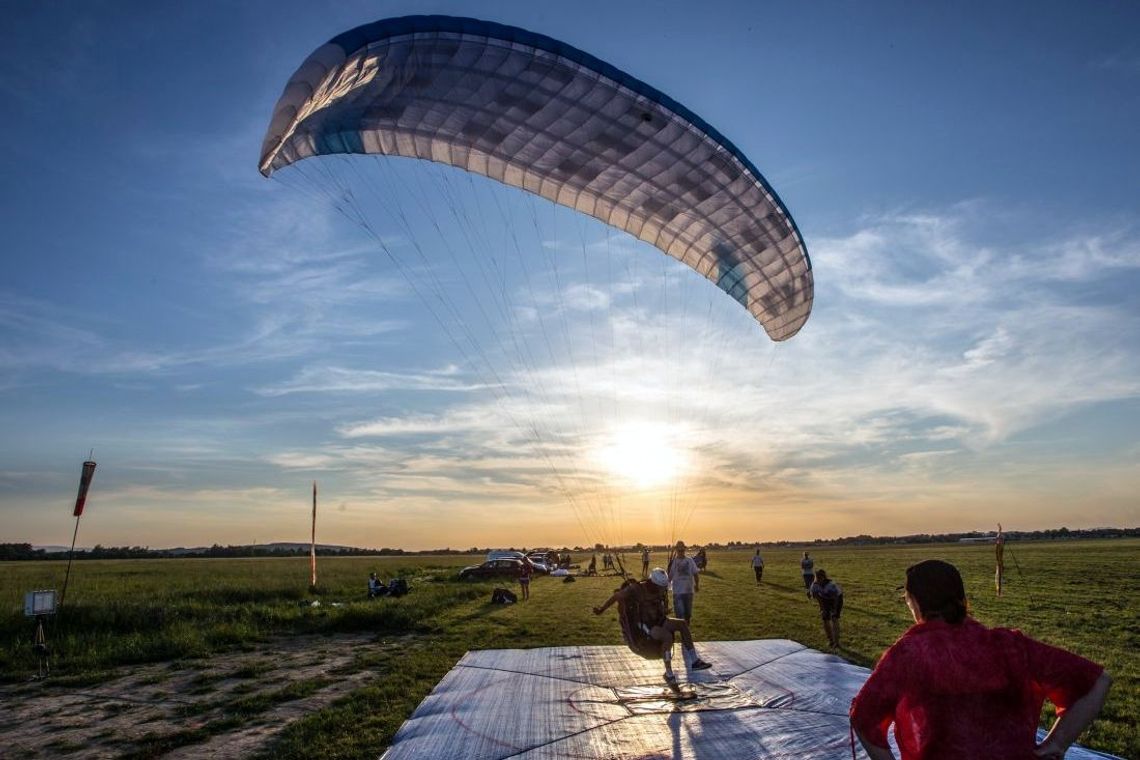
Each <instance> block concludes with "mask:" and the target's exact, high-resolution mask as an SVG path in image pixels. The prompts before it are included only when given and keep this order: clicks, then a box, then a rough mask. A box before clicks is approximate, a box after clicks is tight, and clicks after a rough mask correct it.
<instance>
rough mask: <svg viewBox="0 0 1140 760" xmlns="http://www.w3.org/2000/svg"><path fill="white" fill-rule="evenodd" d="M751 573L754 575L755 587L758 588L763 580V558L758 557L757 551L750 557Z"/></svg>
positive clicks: (758, 551)
mask: <svg viewBox="0 0 1140 760" xmlns="http://www.w3.org/2000/svg"><path fill="white" fill-rule="evenodd" d="M752 572H754V573H756V585H757V586H759V585H760V581H762V580H763V579H764V558H763V557H761V556H760V550H759V549H757V550H756V553H755V554H753V555H752Z"/></svg>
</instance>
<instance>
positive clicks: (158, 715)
mask: <svg viewBox="0 0 1140 760" xmlns="http://www.w3.org/2000/svg"><path fill="white" fill-rule="evenodd" d="M395 646H396V645H395V644H394V643H392V642H391V641H388V642H381V641H378V640H377V639H376V637H375V636H374V635H371V634H367V635H365V634H351V635H339V636H297V637H291V638H285V639H277V640H274V641H271V642H268V643H266V644H263V645H259V646H258V647H257V648H256V649H255V650H253V651H247V652H237V653H232V654H223V655H215V656H213V657H210V658H209V659H204V660H196V661H192V662H184V663H166V664H157V665H145V666H140V667H136V668H131V669H120V670H119V671H117V673H116V675H114V676H112V677H111V678H109V679H108V680H106V681H103V682H100V683H98V684H94V685H90V686H80V687H63V686H58V685H53V684H52V681H51V680H50V679H49V680H48V681H46V682H32V683H28V684H19V685H6V686H0V736H2V737H3V741H2V743H0V758H9V757H11V758H17V757H18V758H42V757H60V756H61V755H74V756H76V757H83V758H110V757H123V756H136V757H163V758H178V759H179V760H186V759H188V758H242V757H249V756H250V755H252V754H254V753H256V752H258V751H260V750H262V749H265V748H266V747H268V746H269V743H270V741H271V740H272V739H273V738H274V737H275V736H276V735H277V734H278V732H280V731H281V730H282V729H283V728H285V726H287V725H288V724H289V723H290V722H292V721H294V720H296V719H297V718H300V717H303V716H305V715H307V714H310V713H312V712H314V711H316V710H319V709H321V708H323V707H324V706H326V705H328V704H329V703H331V702H332V701H333V700H335V699H337V698H338V697H340V696H342V695H344V694H347V693H349V692H351V691H353V690H355V689H358V688H361V687H362V686H364V685H366V684H368V683H369V682H371V681H372V680H373V679H374V678H376V676H375V674H374V673H372V672H371V671H370V670H368V669H360V668H359V666H357V665H355V664H354V660H355V658H356V657H357V656H358V655H366V654H372V653H379V652H382V651H384V650H389V649H393V648H395Z"/></svg>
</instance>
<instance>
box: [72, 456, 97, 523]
mask: <svg viewBox="0 0 1140 760" xmlns="http://www.w3.org/2000/svg"><path fill="white" fill-rule="evenodd" d="M94 477H95V463H94V462H92V461H91V460H90V459H88V460H87V461H86V462H84V463H83V474H82V475H80V476H79V495H78V496H77V497H75V511H74V512H72V516H73V517H79V516H81V515H82V514H83V506H84V505H85V504H86V503H87V489H88V488H90V487H91V479H92V478H94Z"/></svg>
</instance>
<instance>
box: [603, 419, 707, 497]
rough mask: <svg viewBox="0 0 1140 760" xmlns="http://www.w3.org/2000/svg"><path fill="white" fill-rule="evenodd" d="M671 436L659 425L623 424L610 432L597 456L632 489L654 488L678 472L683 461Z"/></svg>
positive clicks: (684, 461) (670, 480)
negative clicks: (632, 487)
mask: <svg viewBox="0 0 1140 760" xmlns="http://www.w3.org/2000/svg"><path fill="white" fill-rule="evenodd" d="M675 437H676V436H675V435H673V434H672V433H671V431H670V430H668V429H667V428H665V427H664V426H661V425H652V424H626V425H623V426H622V427H620V428H617V429H615V430H613V431H611V432H610V434H609V435H608V436H607V437H606V439H605V441H604V442H603V444H602V445H601V446H600V447H599V448H598V451H597V457H598V459H599V461H600V462H601V463H602V465H603V466H604V467H605V468H606V469H607V470H609V471H610V472H611V473H612V474H613V475H615V476H617V477H619V478H622V479H624V480H626V481H628V482H629V483H631V484H632V485H633V486H635V487H636V488H656V487H659V486H663V485H666V484H668V483H670V482H672V481H674V480H676V479H677V478H678V477H680V476H681V475H682V473H683V472H684V470H685V466H686V464H687V459H686V457H685V454H684V452H683V451H682V449H681V448H679V447H678V446H677V445H676V444H675V443H674V442H673V441H674V439H675Z"/></svg>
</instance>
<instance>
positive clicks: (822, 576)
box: [815, 567, 831, 583]
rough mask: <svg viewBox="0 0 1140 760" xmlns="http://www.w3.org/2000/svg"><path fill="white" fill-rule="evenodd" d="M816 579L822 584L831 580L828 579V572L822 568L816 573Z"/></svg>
mask: <svg viewBox="0 0 1140 760" xmlns="http://www.w3.org/2000/svg"><path fill="white" fill-rule="evenodd" d="M815 579H816V580H817V581H819V582H820V583H827V582H828V581H829V580H831V579H830V578H828V577H827V571H826V570H824V569H823V568H822V567H821V568H820V569H819V570H816V571H815Z"/></svg>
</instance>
